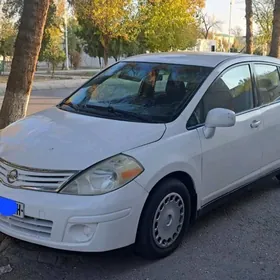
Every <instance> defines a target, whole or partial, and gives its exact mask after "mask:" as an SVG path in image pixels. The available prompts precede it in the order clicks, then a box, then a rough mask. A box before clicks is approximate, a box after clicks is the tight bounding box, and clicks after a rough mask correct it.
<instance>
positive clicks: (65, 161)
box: [0, 52, 280, 258]
mask: <svg viewBox="0 0 280 280" xmlns="http://www.w3.org/2000/svg"><path fill="white" fill-rule="evenodd" d="M279 66H280V61H279V60H277V59H273V58H268V57H258V56H249V55H241V54H234V55H233V54H221V53H216V54H213V53H209V54H201V53H183V52H182V53H168V54H163V53H161V54H151V55H141V56H136V57H130V58H128V59H125V60H123V61H121V62H118V63H116V64H114V65H113V66H110V67H109V68H107V69H105V70H104V71H102V72H101V73H99V74H97V75H96V76H95V77H93V78H92V79H91V80H89V81H88V82H87V83H85V84H84V85H83V86H82V87H81V88H79V89H77V90H76V91H75V92H74V93H73V94H72V95H71V96H70V97H68V98H66V99H64V100H63V101H62V102H61V103H60V104H59V105H58V106H56V107H53V108H50V109H47V110H45V111H42V112H39V113H36V114H34V115H31V116H28V117H27V118H25V119H22V120H19V121H17V122H15V123H13V124H11V125H10V126H8V127H7V128H5V129H4V130H2V131H1V134H0V158H1V161H0V178H1V183H0V197H2V198H7V199H9V200H12V201H15V202H16V203H17V207H18V211H17V213H14V215H12V216H7V215H2V216H0V231H1V232H3V233H5V234H7V235H9V236H13V237H15V238H18V239H21V240H25V241H28V242H32V243H36V244H40V245H44V246H48V247H53V248H58V249H65V250H72V251H84V252H101V251H108V250H113V249H117V248H121V247H124V246H128V245H131V244H135V250H136V252H137V253H138V254H140V255H142V256H144V257H147V258H161V257H165V256H167V255H169V254H170V253H171V252H172V251H174V250H175V249H176V248H177V247H178V245H179V244H180V242H181V241H182V238H183V235H184V232H185V228H188V227H189V225H190V224H191V223H192V222H193V221H194V220H195V219H196V218H197V217H198V216H199V215H200V214H201V213H203V212H205V211H206V209H209V208H208V207H210V206H212V205H213V203H215V202H217V201H220V200H219V199H221V198H224V197H225V196H226V195H228V194H230V193H232V192H234V191H236V190H239V189H240V188H243V187H244V186H246V185H248V184H249V183H252V182H253V181H255V180H257V179H259V178H261V177H264V176H266V175H272V174H276V175H277V174H278V173H277V171H278V170H279V169H280V145H279V143H280V102H279V100H280V78H279ZM278 178H279V177H278ZM0 209H1V207H0ZM2 213H3V212H2Z"/></svg>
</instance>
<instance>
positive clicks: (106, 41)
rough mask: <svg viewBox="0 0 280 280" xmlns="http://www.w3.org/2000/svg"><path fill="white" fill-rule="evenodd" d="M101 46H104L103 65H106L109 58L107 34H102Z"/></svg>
mask: <svg viewBox="0 0 280 280" xmlns="http://www.w3.org/2000/svg"><path fill="white" fill-rule="evenodd" d="M103 48H104V55H103V59H104V67H107V66H108V60H109V38H108V37H107V36H104V38H103Z"/></svg>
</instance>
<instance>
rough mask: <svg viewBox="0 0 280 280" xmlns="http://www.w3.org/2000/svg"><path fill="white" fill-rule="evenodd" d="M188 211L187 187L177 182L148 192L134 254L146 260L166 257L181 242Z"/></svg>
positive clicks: (161, 184)
mask: <svg viewBox="0 0 280 280" xmlns="http://www.w3.org/2000/svg"><path fill="white" fill-rule="evenodd" d="M190 212H191V201H190V194H189V192H188V189H187V187H186V186H185V185H184V184H183V183H182V182H181V181H179V180H177V179H172V178H170V179H166V180H164V181H162V182H161V183H160V184H159V185H158V186H157V187H156V189H155V190H154V191H153V193H151V195H150V197H149V198H148V201H147V203H146V205H145V207H144V210H143V213H142V215H141V219H140V223H139V228H138V233H137V238H136V244H135V247H136V253H138V254H139V255H141V256H143V257H145V258H150V259H157V258H163V257H166V256H168V255H170V254H171V253H172V252H173V251H174V250H175V249H176V248H177V247H178V246H179V244H180V243H181V241H182V239H183V236H184V232H185V230H186V227H188V226H189V223H190Z"/></svg>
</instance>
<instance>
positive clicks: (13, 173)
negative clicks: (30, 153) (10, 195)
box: [7, 169, 18, 184]
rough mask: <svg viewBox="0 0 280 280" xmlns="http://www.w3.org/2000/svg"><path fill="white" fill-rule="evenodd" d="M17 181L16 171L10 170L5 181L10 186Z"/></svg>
mask: <svg viewBox="0 0 280 280" xmlns="http://www.w3.org/2000/svg"><path fill="white" fill-rule="evenodd" d="M17 179H18V171H17V170H16V169H14V170H11V171H10V172H9V173H8V174H7V181H8V182H9V183H10V184H13V183H14V182H16V180H17Z"/></svg>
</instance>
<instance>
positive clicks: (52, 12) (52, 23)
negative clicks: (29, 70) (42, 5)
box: [38, 1, 59, 61]
mask: <svg viewBox="0 0 280 280" xmlns="http://www.w3.org/2000/svg"><path fill="white" fill-rule="evenodd" d="M52 27H57V28H59V22H58V19H57V17H56V5H55V4H54V2H53V1H52V3H51V5H50V7H49V11H48V16H47V21H46V26H45V30H44V35H43V40H42V45H41V50H40V54H39V58H38V60H39V61H45V60H46V58H45V57H44V53H45V50H46V48H47V47H48V45H49V44H50V42H51V38H50V32H48V30H49V28H52Z"/></svg>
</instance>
